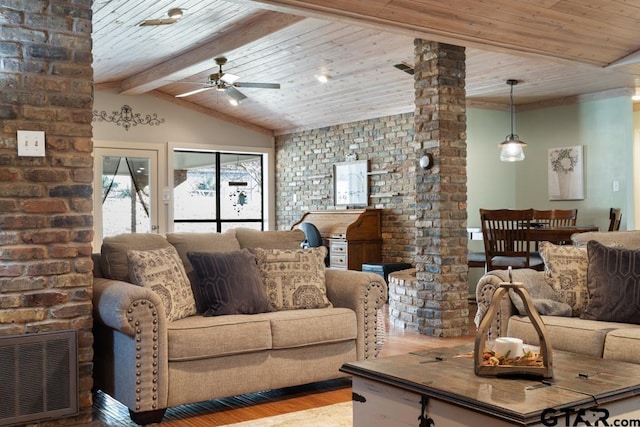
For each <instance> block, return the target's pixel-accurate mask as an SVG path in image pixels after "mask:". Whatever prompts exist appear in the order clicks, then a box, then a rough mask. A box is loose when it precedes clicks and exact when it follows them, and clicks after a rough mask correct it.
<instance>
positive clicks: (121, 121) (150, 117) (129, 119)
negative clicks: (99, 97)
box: [93, 105, 164, 131]
mask: <svg viewBox="0 0 640 427" xmlns="http://www.w3.org/2000/svg"><path fill="white" fill-rule="evenodd" d="M93 121H94V122H109V123H115V124H116V125H118V126H122V127H123V128H124V130H127V131H128V130H129V128H130V127H131V126H138V125H149V126H158V125H160V123H164V119H159V118H158V114H157V113H153V114H147V115H146V116H144V118H143V117H142V115H141V114H140V113H134V112H133V109H132V108H131V107H129V106H128V105H123V106H122V108H120V111H112V112H111V114H110V115H107V112H106V111H104V110H102V111H98V110H93Z"/></svg>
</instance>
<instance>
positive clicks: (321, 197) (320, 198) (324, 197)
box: [309, 195, 329, 200]
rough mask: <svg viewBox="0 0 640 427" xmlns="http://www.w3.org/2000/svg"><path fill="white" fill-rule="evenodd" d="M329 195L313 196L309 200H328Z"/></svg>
mask: <svg viewBox="0 0 640 427" xmlns="http://www.w3.org/2000/svg"><path fill="white" fill-rule="evenodd" d="M328 198H329V195H326V196H311V197H309V200H324V199H328Z"/></svg>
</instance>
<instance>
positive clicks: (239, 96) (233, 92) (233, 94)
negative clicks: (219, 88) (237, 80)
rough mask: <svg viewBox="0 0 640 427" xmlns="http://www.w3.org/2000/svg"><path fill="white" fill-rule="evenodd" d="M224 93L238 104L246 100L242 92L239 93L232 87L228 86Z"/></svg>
mask: <svg viewBox="0 0 640 427" xmlns="http://www.w3.org/2000/svg"><path fill="white" fill-rule="evenodd" d="M224 93H226V94H227V95H229V97H230V98H232V99H235V100H236V101H238V102H240V101H242V100H243V99H247V97H246V96H245V94H243V93H242V92H240V91H239V90H237V89H236V88H234V87H232V86H229V87H228V88H226V89H225V90H224Z"/></svg>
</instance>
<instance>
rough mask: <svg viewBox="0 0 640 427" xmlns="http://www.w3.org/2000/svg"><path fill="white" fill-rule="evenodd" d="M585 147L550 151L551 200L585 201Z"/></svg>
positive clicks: (561, 148) (549, 179)
mask: <svg viewBox="0 0 640 427" xmlns="http://www.w3.org/2000/svg"><path fill="white" fill-rule="evenodd" d="M583 150H584V149H583V146H582V145H574V146H572V147H560V148H550V149H549V159H548V185H549V200H583V199H584V160H583Z"/></svg>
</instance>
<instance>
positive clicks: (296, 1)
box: [252, 0, 605, 67]
mask: <svg viewBox="0 0 640 427" xmlns="http://www.w3.org/2000/svg"><path fill="white" fill-rule="evenodd" d="M252 2H253V3H255V4H259V5H261V7H264V8H268V9H272V10H276V11H281V12H283V13H296V14H301V15H304V16H307V17H310V18H318V19H331V20H336V21H342V22H351V23H355V24H358V25H362V26H369V27H372V28H376V29H384V30H385V31H389V32H396V33H399V34H403V35H411V36H413V37H415V38H420V39H425V40H431V41H435V42H440V43H450V44H454V45H458V46H465V47H475V48H478V49H482V50H489V51H494V52H504V53H509V54H512V55H514V54H523V53H524V54H527V55H538V56H541V57H543V58H557V59H564V60H568V61H572V62H576V63H583V64H588V65H592V66H593V65H595V66H598V67H601V66H603V65H605V64H604V63H603V62H602V61H598V60H595V59H590V58H585V57H580V56H575V55H571V54H568V53H567V52H564V51H559V50H554V48H553V46H554V45H553V44H549V45H545V46H544V47H542V44H541V43H540V42H533V43H529V42H528V41H529V40H530V39H531V38H532V36H533V33H531V32H529V33H528V34H526V33H525V29H523V30H521V32H522V34H519V37H518V38H517V39H516V38H513V37H512V38H502V37H495V34H496V33H497V32H498V30H500V34H503V33H504V32H505V31H507V28H508V27H505V25H501V26H498V25H495V26H494V28H493V29H489V30H487V28H486V27H485V26H483V25H478V24H477V23H473V22H469V17H468V16H466V15H465V14H463V13H461V14H460V17H458V22H459V24H452V23H451V22H449V26H448V27H444V26H439V25H435V24H434V21H433V20H431V21H427V20H421V19H403V17H401V16H398V13H404V14H405V17H404V18H406V17H407V16H412V17H414V18H415V17H418V18H420V17H429V16H432V15H435V12H434V10H430V9H429V8H430V6H429V4H430V3H434V2H431V1H427V0H424V1H421V0H414V1H413V7H416V8H417V9H416V10H415V11H413V10H412V9H411V4H412V2H395V3H400V6H398V5H393V4H392V3H394V1H393V0H368V1H362V0H331V1H327V0H252ZM502 3H506V4H507V5H508V4H509V3H517V2H502ZM389 6H395V9H394V10H395V14H393V13H387V12H385V9H387V8H389ZM418 6H420V7H419V8H418ZM534 7H537V6H534ZM540 9H541V10H546V9H548V6H544V5H542V6H540ZM507 11H508V12H509V13H514V11H513V10H512V9H509V10H507ZM439 13H443V12H442V11H440V12H439ZM450 13H451V14H453V12H450ZM452 17H453V15H451V16H447V18H452ZM479 18H484V19H490V17H489V16H481V17H479ZM538 19H540V18H538ZM449 21H451V19H449ZM478 22H481V19H480V20H479V21H478ZM503 24H504V23H503ZM452 25H453V26H452ZM480 30H483V31H480ZM507 32H508V31H507ZM551 41H553V40H551ZM548 43H549V41H548ZM548 43H547V44H548ZM556 48H557V46H556Z"/></svg>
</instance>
